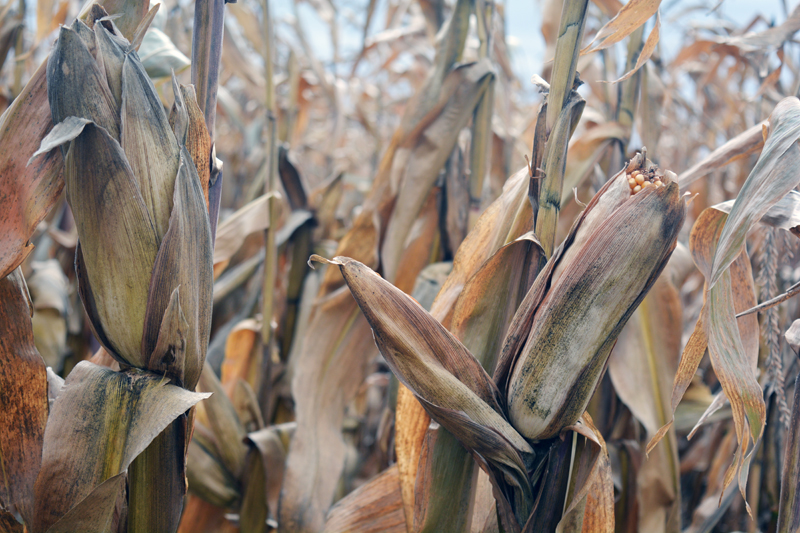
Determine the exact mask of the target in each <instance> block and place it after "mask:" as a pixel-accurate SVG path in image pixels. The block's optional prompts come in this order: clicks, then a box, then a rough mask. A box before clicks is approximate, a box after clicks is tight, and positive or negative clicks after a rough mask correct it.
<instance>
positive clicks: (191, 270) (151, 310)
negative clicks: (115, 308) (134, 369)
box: [141, 148, 214, 390]
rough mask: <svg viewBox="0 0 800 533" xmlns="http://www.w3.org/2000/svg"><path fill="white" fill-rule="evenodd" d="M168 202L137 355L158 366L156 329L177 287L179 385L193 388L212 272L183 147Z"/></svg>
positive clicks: (198, 197)
mask: <svg viewBox="0 0 800 533" xmlns="http://www.w3.org/2000/svg"><path fill="white" fill-rule="evenodd" d="M172 203H173V205H174V207H173V209H172V214H171V215H170V219H169V230H168V231H167V233H166V234H165V235H164V240H163V241H162V242H161V247H160V248H159V250H158V255H157V256H156V258H155V261H154V265H153V274H152V278H151V280H150V282H149V287H150V289H149V293H148V296H147V312H146V317H145V325H144V334H143V336H142V342H141V357H142V358H143V359H144V360H145V361H147V364H148V365H153V368H155V367H158V366H160V363H159V362H157V361H156V360H154V359H153V357H154V355H155V354H154V349H155V347H156V346H155V345H156V342H157V339H158V331H159V330H160V328H161V322H162V319H163V317H164V312H165V311H166V309H167V308H168V306H169V302H170V299H171V297H172V292H173V291H174V290H175V289H177V288H179V287H180V298H181V300H180V307H181V309H183V312H184V314H185V315H186V321H187V322H188V326H189V327H188V329H187V330H186V335H185V337H186V355H185V361H186V364H185V367H184V369H183V375H182V376H181V378H182V380H183V384H184V386H185V387H187V388H188V389H189V390H193V389H194V386H195V384H197V380H198V379H199V378H200V373H201V372H202V370H203V365H204V363H205V359H206V350H207V349H208V338H209V335H210V332H211V307H212V303H211V296H212V294H211V293H212V289H213V283H214V274H213V267H212V263H211V261H212V256H213V245H212V243H211V227H210V224H209V219H208V211H206V209H205V207H204V205H205V202H204V201H203V191H202V190H201V189H200V182H199V180H198V178H197V173H196V172H195V168H194V163H192V160H191V158H190V156H189V153H188V152H187V151H186V149H185V148H184V149H182V150H181V158H180V167H179V168H178V176H177V178H176V179H175V191H174V197H173V202H172ZM148 368H149V367H148Z"/></svg>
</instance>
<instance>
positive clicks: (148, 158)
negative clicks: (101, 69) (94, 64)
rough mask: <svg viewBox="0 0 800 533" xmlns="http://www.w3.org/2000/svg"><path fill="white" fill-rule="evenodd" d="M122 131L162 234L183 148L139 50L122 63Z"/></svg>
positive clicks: (166, 222)
mask: <svg viewBox="0 0 800 533" xmlns="http://www.w3.org/2000/svg"><path fill="white" fill-rule="evenodd" d="M120 120H121V124H122V134H121V138H120V144H121V145H122V149H123V150H124V151H125V155H126V156H127V158H128V162H129V163H130V165H131V169H132V170H133V174H134V176H136V179H137V183H138V184H139V192H141V194H142V199H143V200H144V204H145V205H146V206H147V211H148V213H150V217H151V218H152V219H153V224H154V225H155V228H156V232H157V233H158V236H159V238H162V237H163V236H164V234H165V233H166V232H167V228H168V227H169V218H170V213H171V212H172V196H173V192H174V189H175V176H176V175H177V173H178V166H179V164H180V148H179V147H178V142H177V141H176V140H175V135H174V134H173V133H172V128H171V127H170V125H169V120H168V119H167V114H166V112H165V111H164V106H163V105H162V104H161V99H160V98H159V96H158V93H157V92H156V89H155V87H153V82H152V81H150V78H148V77H147V73H146V72H145V71H144V67H142V64H141V62H140V61H139V59H138V57H137V56H136V52H131V53H130V54H128V55H127V56H126V57H125V63H124V65H123V67H122V107H121V109H120Z"/></svg>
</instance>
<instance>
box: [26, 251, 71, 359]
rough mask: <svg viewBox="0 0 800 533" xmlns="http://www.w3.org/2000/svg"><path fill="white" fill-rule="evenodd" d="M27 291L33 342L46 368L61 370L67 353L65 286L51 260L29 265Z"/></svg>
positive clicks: (66, 289)
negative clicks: (31, 271)
mask: <svg viewBox="0 0 800 533" xmlns="http://www.w3.org/2000/svg"><path fill="white" fill-rule="evenodd" d="M31 266H32V267H33V274H31V276H29V278H28V289H29V290H30V293H31V298H32V300H33V308H34V313H33V317H32V319H31V320H32V323H33V338H34V342H35V343H36V349H37V350H38V351H39V353H40V354H41V356H42V358H43V359H44V360H45V363H46V364H47V366H50V367H54V368H59V369H60V368H61V366H62V358H63V356H64V355H65V352H66V349H67V320H66V315H67V311H68V306H69V284H68V281H67V277H66V276H65V275H64V272H63V271H62V270H61V265H60V264H59V262H58V261H56V260H54V259H49V260H47V261H42V262H38V261H36V262H33V264H32V265H31Z"/></svg>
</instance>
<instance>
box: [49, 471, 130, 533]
mask: <svg viewBox="0 0 800 533" xmlns="http://www.w3.org/2000/svg"><path fill="white" fill-rule="evenodd" d="M125 477H126V476H125V474H124V473H123V474H117V475H116V476H114V477H110V478H108V479H107V480H105V481H103V482H102V483H100V485H98V486H97V488H96V489H94V490H93V491H92V492H90V493H89V495H88V496H86V497H85V498H84V499H83V500H81V501H80V503H78V504H77V505H76V506H75V507H73V508H72V509H70V510H69V511H68V512H67V514H65V515H64V516H63V517H61V519H60V520H59V521H58V522H56V523H55V524H53V525H52V526H51V527H50V528H49V529H48V530H47V533H71V532H74V531H85V532H86V533H114V532H115V531H118V530H119V524H118V523H116V521H115V516H114V515H115V511H117V510H118V508H119V504H120V500H121V498H123V497H124V495H125V492H124V491H125ZM117 518H119V517H117Z"/></svg>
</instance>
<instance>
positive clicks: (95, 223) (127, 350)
mask: <svg viewBox="0 0 800 533" xmlns="http://www.w3.org/2000/svg"><path fill="white" fill-rule="evenodd" d="M75 133H77V128H76V131H75ZM45 140H46V139H45ZM64 179H65V182H66V185H67V200H68V202H69V204H70V207H71V208H72V212H73V213H74V214H75V223H76V227H77V230H78V237H79V239H80V243H81V246H80V255H81V256H82V258H81V263H82V264H81V270H83V271H85V276H86V280H88V285H87V286H84V287H81V291H82V297H85V296H86V295H87V294H88V293H89V292H90V293H91V294H92V296H91V297H90V298H89V299H91V300H93V301H91V302H89V301H85V303H84V305H85V306H86V307H87V309H88V310H91V311H93V312H96V315H95V316H93V314H94V313H92V314H90V318H92V320H93V324H92V325H93V326H94V328H95V331H97V332H98V334H99V337H98V338H99V340H100V341H101V342H108V343H109V344H108V345H107V346H106V348H107V349H108V350H109V353H111V354H112V355H114V356H115V357H117V358H120V359H121V361H120V362H129V363H130V364H132V365H134V366H138V367H143V366H144V361H145V359H144V358H142V356H141V346H142V331H143V329H144V319H145V309H146V305H147V295H146V293H145V291H144V290H143V287H147V286H148V285H149V284H150V277H151V272H152V269H153V266H152V265H153V262H154V261H155V258H156V252H157V251H158V235H156V233H155V229H154V227H153V224H152V221H151V219H150V216H149V214H148V213H147V208H146V207H145V205H144V202H143V201H142V198H141V196H140V195H139V191H138V188H137V185H136V179H135V177H134V176H133V172H132V170H131V168H130V166H129V165H128V162H127V160H126V159H125V154H124V152H123V151H122V147H121V146H120V145H119V143H117V141H115V140H114V139H112V138H111V137H110V136H109V134H108V133H107V132H106V131H105V130H104V129H102V128H100V127H98V126H95V125H94V124H87V125H84V126H82V131H81V132H80V133H78V135H77V137H76V138H75V139H74V140H73V141H71V143H70V149H69V151H68V152H67V156H66V161H65V170H64ZM76 256H77V254H76ZM76 261H77V259H76ZM170 292H171V291H170ZM159 318H160V317H159ZM158 325H160V320H159V323H158Z"/></svg>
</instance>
